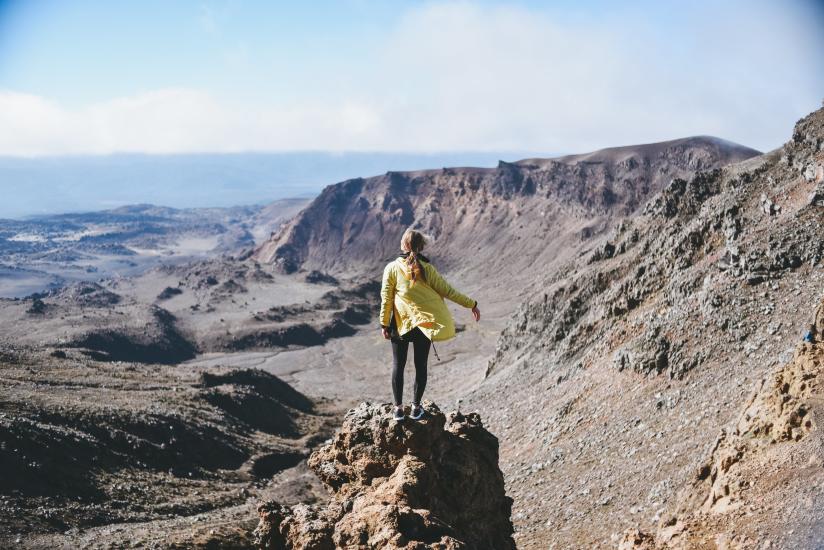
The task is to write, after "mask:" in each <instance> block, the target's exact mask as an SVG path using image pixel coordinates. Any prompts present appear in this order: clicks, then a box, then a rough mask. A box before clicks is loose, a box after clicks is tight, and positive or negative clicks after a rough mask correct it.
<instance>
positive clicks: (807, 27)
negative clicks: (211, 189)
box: [0, 0, 824, 156]
mask: <svg viewBox="0 0 824 550" xmlns="http://www.w3.org/2000/svg"><path fill="white" fill-rule="evenodd" d="M820 4H821V2H813V1H802V0H789V1H778V0H775V1H772V2H768V1H764V0H750V1H746V2H745V1H743V0H727V1H710V0H697V1H693V2H686V1H668V2H640V1H639V2H607V1H581V2H571V1H570V2H563V1H561V2H493V1H477V2H472V1H435V2H413V1H408V0H407V1H402V2H401V1H398V2H388V1H387V2H377V1H368V0H341V1H335V2H333V1H321V2H263V1H260V2H252V1H242V0H225V1H205V2H197V1H185V0H177V1H172V2H169V1H154V0H144V1H141V2H105V1H94V2H92V1H84V0H74V1H57V0H39V1H36V2H34V1H26V0H17V1H9V0H5V1H4V0H0V154H7V155H24V156H37V155H52V154H84V153H111V152H149V153H174V152H199V151H224V152H231V151H288V150H329V151H349V150H351V151H406V152H438V151H468V150H473V151H474V150H478V151H504V150H522V151H527V150H528V151H536V152H540V151H547V152H578V151H586V150H591V149H595V148H598V147H604V146H610V145H621V144H628V143H636V142H648V141H657V140H662V139H670V138H676V137H682V136H685V135H694V134H713V135H718V136H719V137H724V138H727V139H731V140H734V141H738V142H741V143H744V144H746V145H750V146H753V147H756V148H760V149H770V148H773V147H776V146H778V145H780V144H781V143H782V142H783V141H785V140H786V139H787V138H788V137H789V135H790V132H791V127H792V124H793V123H794V122H795V120H796V119H797V118H799V117H800V116H803V115H804V114H806V113H807V112H809V111H811V110H813V109H815V108H818V107H820V105H821V100H822V98H824V55H822V54H824V12H822V10H821V6H820Z"/></svg>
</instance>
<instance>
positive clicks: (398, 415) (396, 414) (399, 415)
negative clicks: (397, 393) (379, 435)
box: [392, 407, 405, 421]
mask: <svg viewBox="0 0 824 550" xmlns="http://www.w3.org/2000/svg"><path fill="white" fill-rule="evenodd" d="M404 416H405V415H404V413H403V407H395V410H394V411H393V412H392V418H394V419H395V420H399V421H400V420H403V419H404Z"/></svg>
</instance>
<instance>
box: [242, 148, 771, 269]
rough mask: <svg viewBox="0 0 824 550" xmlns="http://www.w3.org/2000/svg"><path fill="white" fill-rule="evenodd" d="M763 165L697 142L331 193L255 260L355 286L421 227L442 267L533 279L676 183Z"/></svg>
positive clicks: (382, 179) (389, 176)
mask: <svg viewBox="0 0 824 550" xmlns="http://www.w3.org/2000/svg"><path fill="white" fill-rule="evenodd" d="M758 154H759V153H758V151H755V150H754V149H750V148H748V147H744V146H741V145H737V144H734V143H731V142H727V141H724V140H721V139H718V138H713V137H706V136H699V137H691V138H685V139H679V140H674V141H667V142H662V143H653V144H646V145H636V146H630V147H617V148H611V149H604V150H601V151H597V152H594V153H588V154H585V155H571V156H564V157H558V158H551V159H527V160H522V161H519V162H515V163H507V162H500V163H499V164H498V166H497V167H496V168H444V169H438V170H419V171H415V172H388V173H386V174H385V175H382V176H376V177H371V178H356V179H351V180H348V181H344V182H342V183H338V184H335V185H331V186H329V187H327V188H326V189H324V190H323V192H322V193H321V194H320V195H319V196H318V197H317V198H316V199H315V200H314V201H312V203H311V204H310V205H309V206H308V207H306V208H305V209H304V210H303V211H302V212H300V213H299V214H298V215H297V216H296V217H295V218H294V219H293V220H291V221H290V222H289V223H288V224H286V225H285V226H284V227H283V229H282V230H281V231H280V232H278V233H276V234H275V235H274V236H273V237H272V239H270V240H269V241H268V242H265V243H264V244H263V245H262V246H260V247H259V249H258V250H257V252H256V257H257V258H258V259H259V260H261V261H264V262H276V263H278V264H280V265H281V266H282V268H283V269H284V270H285V271H293V270H296V269H300V268H303V269H307V270H313V269H317V270H324V271H330V272H333V271H334V272H335V273H333V274H337V273H338V272H341V273H343V272H351V273H353V274H356V273H358V272H363V269H364V268H368V269H372V270H374V269H376V268H379V267H380V265H381V264H383V263H385V262H386V261H387V260H388V259H390V258H391V256H392V255H393V254H394V253H395V252H396V251H397V250H398V241H399V238H400V235H401V233H402V232H403V230H404V229H405V228H406V227H408V226H410V225H413V224H414V225H415V226H416V227H419V228H420V229H422V230H423V231H424V232H427V233H429V234H430V235H431V236H433V237H434V238H435V241H436V242H435V243H433V246H432V247H431V249H432V253H433V254H434V255H435V256H436V258H435V260H436V261H437V262H438V265H439V266H443V267H446V268H454V267H459V268H461V269H463V270H466V271H469V272H473V271H476V272H483V273H486V274H487V276H488V275H489V274H491V273H498V274H501V275H502V276H504V275H505V276H508V277H518V276H519V275H520V274H522V273H524V268H527V267H529V266H532V265H534V264H536V265H544V266H546V265H548V264H550V263H553V262H556V261H558V260H559V259H561V258H562V257H563V255H564V254H565V253H568V252H569V251H573V250H575V249H576V248H577V246H578V245H579V244H580V243H581V241H582V240H586V239H589V238H591V237H594V236H595V235H597V234H598V233H599V232H602V231H604V230H605V228H606V227H608V222H609V221H610V220H614V219H616V218H617V217H620V216H626V215H628V214H630V213H632V212H633V211H634V210H636V209H637V208H638V206H639V205H641V204H642V203H643V201H645V200H646V199H647V198H648V197H650V196H651V195H652V194H654V193H656V192H658V191H660V190H661V189H662V188H663V187H664V186H665V185H667V184H668V183H669V182H670V180H672V179H673V178H683V177H690V176H692V175H694V174H695V173H696V172H699V171H702V170H711V169H713V168H716V167H719V166H722V165H725V164H728V163H730V162H736V161H740V160H743V159H747V158H750V157H752V156H754V155H758ZM481 267H482V269H480V268H481ZM474 268H479V269H478V270H475V269H474ZM470 276H471V275H470ZM464 280H466V279H464Z"/></svg>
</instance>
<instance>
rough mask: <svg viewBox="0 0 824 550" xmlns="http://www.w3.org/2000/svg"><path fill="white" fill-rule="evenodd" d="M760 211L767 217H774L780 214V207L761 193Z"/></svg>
mask: <svg viewBox="0 0 824 550" xmlns="http://www.w3.org/2000/svg"><path fill="white" fill-rule="evenodd" d="M760 202H761V210H762V211H763V212H764V213H765V214H767V215H768V216H775V215H776V214H778V213H779V212H781V207H780V206H778V205H777V204H775V202H774V201H773V200H772V199H771V198H769V197H768V196H767V194H766V193H761V200H760Z"/></svg>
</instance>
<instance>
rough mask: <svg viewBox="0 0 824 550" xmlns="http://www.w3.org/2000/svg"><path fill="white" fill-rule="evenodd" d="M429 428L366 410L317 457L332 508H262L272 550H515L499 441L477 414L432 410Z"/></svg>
mask: <svg viewBox="0 0 824 550" xmlns="http://www.w3.org/2000/svg"><path fill="white" fill-rule="evenodd" d="M425 408H426V411H427V414H426V416H425V417H424V419H423V420H422V421H419V422H416V421H413V420H410V419H408V418H407V419H405V420H403V421H401V422H397V421H395V420H393V419H392V418H391V409H390V406H389V405H372V404H369V403H362V404H361V405H360V406H359V407H357V408H355V409H352V410H350V411H349V413H347V415H346V417H345V418H344V421H343V426H342V427H341V429H340V431H338V433H337V434H336V435H335V437H334V439H332V440H331V441H330V442H328V443H327V444H326V445H324V446H323V447H322V448H320V449H319V450H317V451H316V452H314V453H313V454H312V456H311V457H310V458H309V466H310V468H311V469H312V470H313V471H314V472H315V473H316V474H317V475H318V477H319V478H320V479H321V481H322V482H323V483H324V485H326V487H327V488H328V489H329V490H330V491H331V492H332V497H331V500H330V501H329V502H328V503H327V504H326V505H323V506H318V505H314V506H307V505H297V506H293V507H285V506H281V505H280V504H278V503H277V502H266V503H263V504H261V505H260V507H259V509H258V510H259V513H260V524H259V525H258V528H257V530H256V531H255V535H256V539H257V543H258V546H259V547H260V548H264V549H271V550H275V549H278V550H279V549H295V550H326V549H329V550H331V549H333V548H386V549H392V548H397V549H401V548H402V549H408V550H412V549H417V550H424V549H428V548H431V549H435V548H439V549H444V550H448V549H475V550H506V549H514V548H515V544H514V542H513V540H512V523H511V522H510V519H509V518H510V510H511V507H512V499H510V498H509V497H507V496H506V495H505V493H504V480H503V476H502V474H501V471H500V470H499V469H498V440H497V439H496V438H495V436H493V435H492V434H491V433H489V432H488V431H487V430H486V429H485V428H484V427H483V425H482V423H481V419H480V417H479V416H478V415H477V414H475V413H473V414H468V415H463V414H461V413H458V412H451V413H448V414H446V415H444V414H443V413H442V412H441V411H440V410H439V409H438V408H437V407H436V406H435V405H434V404H432V403H427V402H425Z"/></svg>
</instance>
